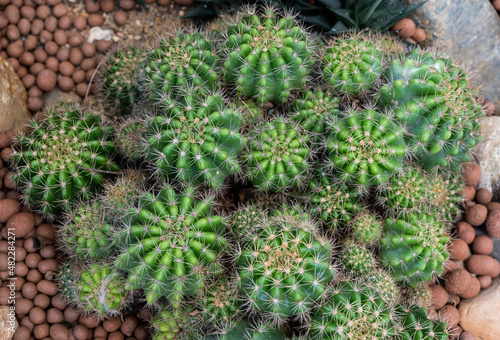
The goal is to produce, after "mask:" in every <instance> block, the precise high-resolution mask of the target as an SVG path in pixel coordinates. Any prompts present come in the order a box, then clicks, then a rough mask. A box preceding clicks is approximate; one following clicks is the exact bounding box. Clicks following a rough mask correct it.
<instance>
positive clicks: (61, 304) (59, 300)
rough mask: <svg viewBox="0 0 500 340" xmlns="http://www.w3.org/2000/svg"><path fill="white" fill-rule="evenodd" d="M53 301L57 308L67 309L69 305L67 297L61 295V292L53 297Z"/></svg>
mask: <svg viewBox="0 0 500 340" xmlns="http://www.w3.org/2000/svg"><path fill="white" fill-rule="evenodd" d="M51 303H52V306H54V307H55V308H57V309H59V310H61V311H63V310H64V309H66V307H67V306H68V301H67V300H66V298H65V297H63V296H61V295H59V294H57V295H55V296H53V297H52V300H51Z"/></svg>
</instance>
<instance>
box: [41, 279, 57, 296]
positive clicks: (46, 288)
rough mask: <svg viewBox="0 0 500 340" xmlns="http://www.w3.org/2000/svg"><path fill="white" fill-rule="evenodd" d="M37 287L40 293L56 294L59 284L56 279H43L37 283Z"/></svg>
mask: <svg viewBox="0 0 500 340" xmlns="http://www.w3.org/2000/svg"><path fill="white" fill-rule="evenodd" d="M36 288H37V289H38V291H39V292H40V293H43V294H45V295H48V296H54V295H56V294H57V284H56V283H55V282H54V281H48V280H41V281H40V282H38V283H37V284H36Z"/></svg>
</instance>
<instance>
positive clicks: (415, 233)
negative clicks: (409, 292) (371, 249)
mask: <svg viewBox="0 0 500 340" xmlns="http://www.w3.org/2000/svg"><path fill="white" fill-rule="evenodd" d="M449 239H450V237H449V236H447V227H446V224H445V223H443V222H439V221H436V219H435V218H434V216H432V215H430V214H429V213H426V212H425V211H424V212H422V213H420V214H418V215H414V214H410V215H408V216H404V217H400V218H397V219H391V218H388V219H387V220H386V222H385V226H384V231H383V234H382V239H381V242H380V261H381V263H382V265H383V266H384V267H385V268H387V270H388V271H389V272H390V273H391V275H392V276H393V277H394V279H395V280H396V281H397V282H398V283H400V284H402V285H404V286H410V287H413V288H415V287H417V286H418V285H419V283H420V282H423V281H429V280H431V279H433V278H434V277H436V276H438V275H440V274H442V273H443V262H444V261H445V260H446V259H447V258H448V256H449V253H448V251H447V250H446V243H447V242H448V241H449Z"/></svg>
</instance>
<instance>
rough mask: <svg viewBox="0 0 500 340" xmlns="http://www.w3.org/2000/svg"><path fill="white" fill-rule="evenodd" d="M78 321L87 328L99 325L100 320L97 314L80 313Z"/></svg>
mask: <svg viewBox="0 0 500 340" xmlns="http://www.w3.org/2000/svg"><path fill="white" fill-rule="evenodd" d="M78 322H80V323H81V324H83V325H85V326H87V327H88V328H96V327H97V325H99V323H100V320H99V318H98V317H97V316H95V315H91V314H82V315H80V318H79V319H78Z"/></svg>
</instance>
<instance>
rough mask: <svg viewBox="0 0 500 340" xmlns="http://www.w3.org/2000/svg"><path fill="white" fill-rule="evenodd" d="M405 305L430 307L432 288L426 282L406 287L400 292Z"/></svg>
mask: <svg viewBox="0 0 500 340" xmlns="http://www.w3.org/2000/svg"><path fill="white" fill-rule="evenodd" d="M402 297H403V302H404V305H406V306H413V305H415V306H418V307H424V308H426V309H432V290H431V289H430V287H429V284H428V283H427V282H422V283H420V284H419V285H418V286H417V287H416V288H411V287H406V288H405V289H403V292H402Z"/></svg>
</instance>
